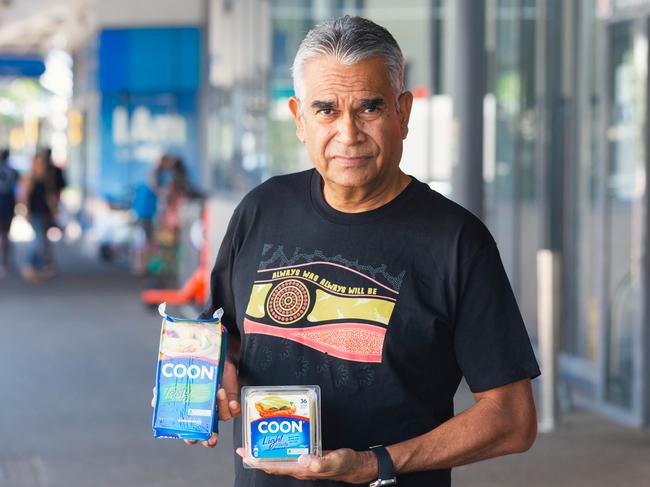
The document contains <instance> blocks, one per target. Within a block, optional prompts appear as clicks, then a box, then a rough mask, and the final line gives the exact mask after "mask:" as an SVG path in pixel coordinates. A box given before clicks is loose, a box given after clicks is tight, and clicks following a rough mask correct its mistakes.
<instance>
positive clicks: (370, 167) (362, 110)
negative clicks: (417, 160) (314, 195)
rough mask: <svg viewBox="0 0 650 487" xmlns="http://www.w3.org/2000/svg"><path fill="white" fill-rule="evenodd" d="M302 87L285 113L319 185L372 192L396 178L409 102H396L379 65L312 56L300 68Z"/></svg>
mask: <svg viewBox="0 0 650 487" xmlns="http://www.w3.org/2000/svg"><path fill="white" fill-rule="evenodd" d="M303 82H304V85H303V86H304V94H303V99H302V100H298V99H296V98H292V99H291V100H290V101H289V108H290V110H291V112H292V114H293V116H294V118H295V120H296V134H297V135H298V138H299V139H300V140H301V141H302V142H304V144H305V145H306V147H307V153H308V155H309V158H310V160H311V161H312V163H313V164H314V166H315V167H316V169H317V170H318V172H319V173H320V174H321V175H322V177H323V180H324V181H325V184H326V185H329V186H330V187H332V186H338V187H341V188H346V189H355V188H359V189H367V190H369V191H372V189H374V188H381V187H382V186H384V185H385V184H386V183H387V182H389V181H391V180H392V178H397V177H398V175H399V162H400V159H401V157H402V140H403V139H404V138H406V134H407V132H408V119H409V114H410V111H411V104H412V101H413V98H412V95H411V94H410V93H409V92H405V93H404V94H402V95H401V96H400V97H399V99H396V97H395V94H394V93H393V89H392V87H391V84H390V80H389V78H388V71H387V69H386V65H385V64H384V62H383V61H382V60H381V59H380V58H377V57H373V58H369V59H365V60H363V61H360V62H358V63H356V64H352V65H344V64H341V63H339V62H338V61H337V60H336V59H334V58H332V57H330V56H324V55H323V56H318V57H315V58H313V59H311V60H309V61H307V63H305V65H304V70H303ZM398 103H399V110H398V109H397V104H398Z"/></svg>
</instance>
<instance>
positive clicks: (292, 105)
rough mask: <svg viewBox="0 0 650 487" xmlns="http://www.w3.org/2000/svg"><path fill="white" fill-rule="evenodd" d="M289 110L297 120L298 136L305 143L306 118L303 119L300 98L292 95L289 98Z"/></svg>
mask: <svg viewBox="0 0 650 487" xmlns="http://www.w3.org/2000/svg"><path fill="white" fill-rule="evenodd" d="M289 110H290V111H291V115H293V119H294V120H295V122H296V136H297V137H298V139H299V140H300V142H302V143H303V144H304V143H305V125H304V120H303V119H302V115H301V113H300V100H298V98H296V97H295V96H292V97H291V98H289Z"/></svg>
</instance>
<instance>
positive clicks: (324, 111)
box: [316, 108, 334, 116]
mask: <svg viewBox="0 0 650 487" xmlns="http://www.w3.org/2000/svg"><path fill="white" fill-rule="evenodd" d="M316 114H317V115H325V116H330V115H334V109H333V108H321V109H320V110H318V111H317V112H316Z"/></svg>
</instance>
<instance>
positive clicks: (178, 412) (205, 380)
mask: <svg viewBox="0 0 650 487" xmlns="http://www.w3.org/2000/svg"><path fill="white" fill-rule="evenodd" d="M218 378H219V366H218V365H217V364H215V363H212V362H209V361H205V360H200V359H197V358H194V357H188V358H171V359H166V360H161V361H160V363H159V367H158V381H157V387H158V402H157V407H156V411H155V419H154V425H153V426H154V430H158V429H162V430H167V431H164V432H162V434H163V436H169V433H168V432H169V431H176V432H178V433H179V434H180V435H181V436H179V437H185V436H183V435H182V433H188V434H197V435H198V437H203V438H206V439H207V438H209V437H210V435H211V433H212V429H213V421H214V415H215V397H216V393H217V381H218Z"/></svg>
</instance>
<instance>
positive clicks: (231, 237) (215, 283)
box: [200, 211, 239, 336]
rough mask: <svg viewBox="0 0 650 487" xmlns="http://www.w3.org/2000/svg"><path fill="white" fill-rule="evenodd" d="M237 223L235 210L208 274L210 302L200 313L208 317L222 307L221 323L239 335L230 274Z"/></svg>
mask: <svg viewBox="0 0 650 487" xmlns="http://www.w3.org/2000/svg"><path fill="white" fill-rule="evenodd" d="M238 223H239V216H238V212H237V211H235V213H234V214H233V216H232V218H231V219H230V223H229V224H228V229H227V230H226V234H225V235H224V237H223V240H222V241H221V246H220V247H219V252H218V253H217V260H216V262H215V264H214V267H213V268H212V273H211V274H210V302H209V305H208V307H207V308H206V309H205V310H204V311H203V312H202V313H201V316H200V317H201V319H209V318H211V317H212V315H213V314H214V312H215V311H216V310H217V309H219V308H223V317H222V318H221V323H222V324H223V325H224V326H225V327H226V329H227V330H228V333H230V334H232V335H236V336H239V329H238V328H237V322H236V319H235V298H234V294H233V290H232V274H233V267H234V264H235V257H236V252H237V249H236V246H235V234H236V231H237V226H238Z"/></svg>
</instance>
